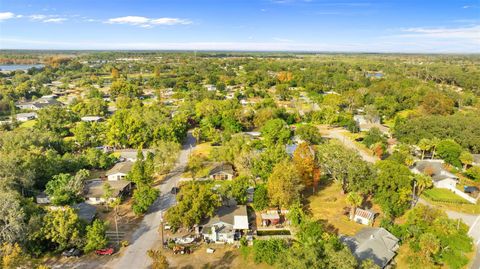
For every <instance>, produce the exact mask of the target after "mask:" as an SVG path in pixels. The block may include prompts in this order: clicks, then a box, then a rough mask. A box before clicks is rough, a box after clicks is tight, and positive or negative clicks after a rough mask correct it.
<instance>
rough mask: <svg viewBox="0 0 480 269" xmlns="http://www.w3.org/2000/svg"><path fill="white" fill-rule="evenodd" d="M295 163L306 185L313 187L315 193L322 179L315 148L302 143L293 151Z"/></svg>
mask: <svg viewBox="0 0 480 269" xmlns="http://www.w3.org/2000/svg"><path fill="white" fill-rule="evenodd" d="M293 164H294V165H295V168H296V169H297V171H298V173H299V174H300V177H301V179H302V181H303V184H304V185H305V187H311V188H312V193H315V190H316V189H317V186H318V181H319V180H320V168H319V167H318V164H317V162H316V161H315V151H314V150H313V148H312V147H311V146H309V145H308V144H307V143H302V144H300V145H299V146H298V147H297V149H296V150H295V152H294V153H293Z"/></svg>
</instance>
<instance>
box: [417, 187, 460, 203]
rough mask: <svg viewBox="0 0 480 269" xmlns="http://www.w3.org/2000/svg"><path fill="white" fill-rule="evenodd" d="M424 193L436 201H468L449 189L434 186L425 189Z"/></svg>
mask: <svg viewBox="0 0 480 269" xmlns="http://www.w3.org/2000/svg"><path fill="white" fill-rule="evenodd" d="M423 194H424V195H425V196H426V197H427V198H429V199H430V200H434V201H439V202H442V201H445V202H452V203H468V202H467V200H465V199H463V198H462V197H460V196H458V195H456V194H455V193H453V192H452V191H450V190H447V189H439V188H432V189H429V190H426V191H424V193H423Z"/></svg>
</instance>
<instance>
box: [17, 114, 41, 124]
mask: <svg viewBox="0 0 480 269" xmlns="http://www.w3.org/2000/svg"><path fill="white" fill-rule="evenodd" d="M16 118H17V120H18V121H21V122H25V121H29V120H33V119H36V118H37V113H35V112H31V113H19V114H17V115H16Z"/></svg>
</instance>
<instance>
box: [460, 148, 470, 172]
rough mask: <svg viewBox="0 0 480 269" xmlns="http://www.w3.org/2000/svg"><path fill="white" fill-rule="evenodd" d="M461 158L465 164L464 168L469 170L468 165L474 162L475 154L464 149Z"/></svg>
mask: <svg viewBox="0 0 480 269" xmlns="http://www.w3.org/2000/svg"><path fill="white" fill-rule="evenodd" d="M459 159H460V161H461V162H462V164H463V170H467V167H468V166H469V165H472V163H473V155H472V154H471V153H470V152H468V151H463V152H462V153H461V154H460V157H459Z"/></svg>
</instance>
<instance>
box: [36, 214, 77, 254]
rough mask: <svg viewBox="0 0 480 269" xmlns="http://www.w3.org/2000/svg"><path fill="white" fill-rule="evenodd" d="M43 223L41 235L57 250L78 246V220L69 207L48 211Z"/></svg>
mask: <svg viewBox="0 0 480 269" xmlns="http://www.w3.org/2000/svg"><path fill="white" fill-rule="evenodd" d="M43 222H44V226H43V227H42V229H41V232H42V234H43V235H44V237H45V239H47V240H49V241H51V242H52V243H54V244H56V245H57V246H58V250H64V249H66V248H68V247H72V246H79V245H80V241H81V224H80V219H79V218H78V215H77V213H75V211H74V210H73V209H72V208H71V207H68V206H67V207H64V208H61V209H56V210H48V211H47V213H46V214H45V216H44V217H43Z"/></svg>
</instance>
